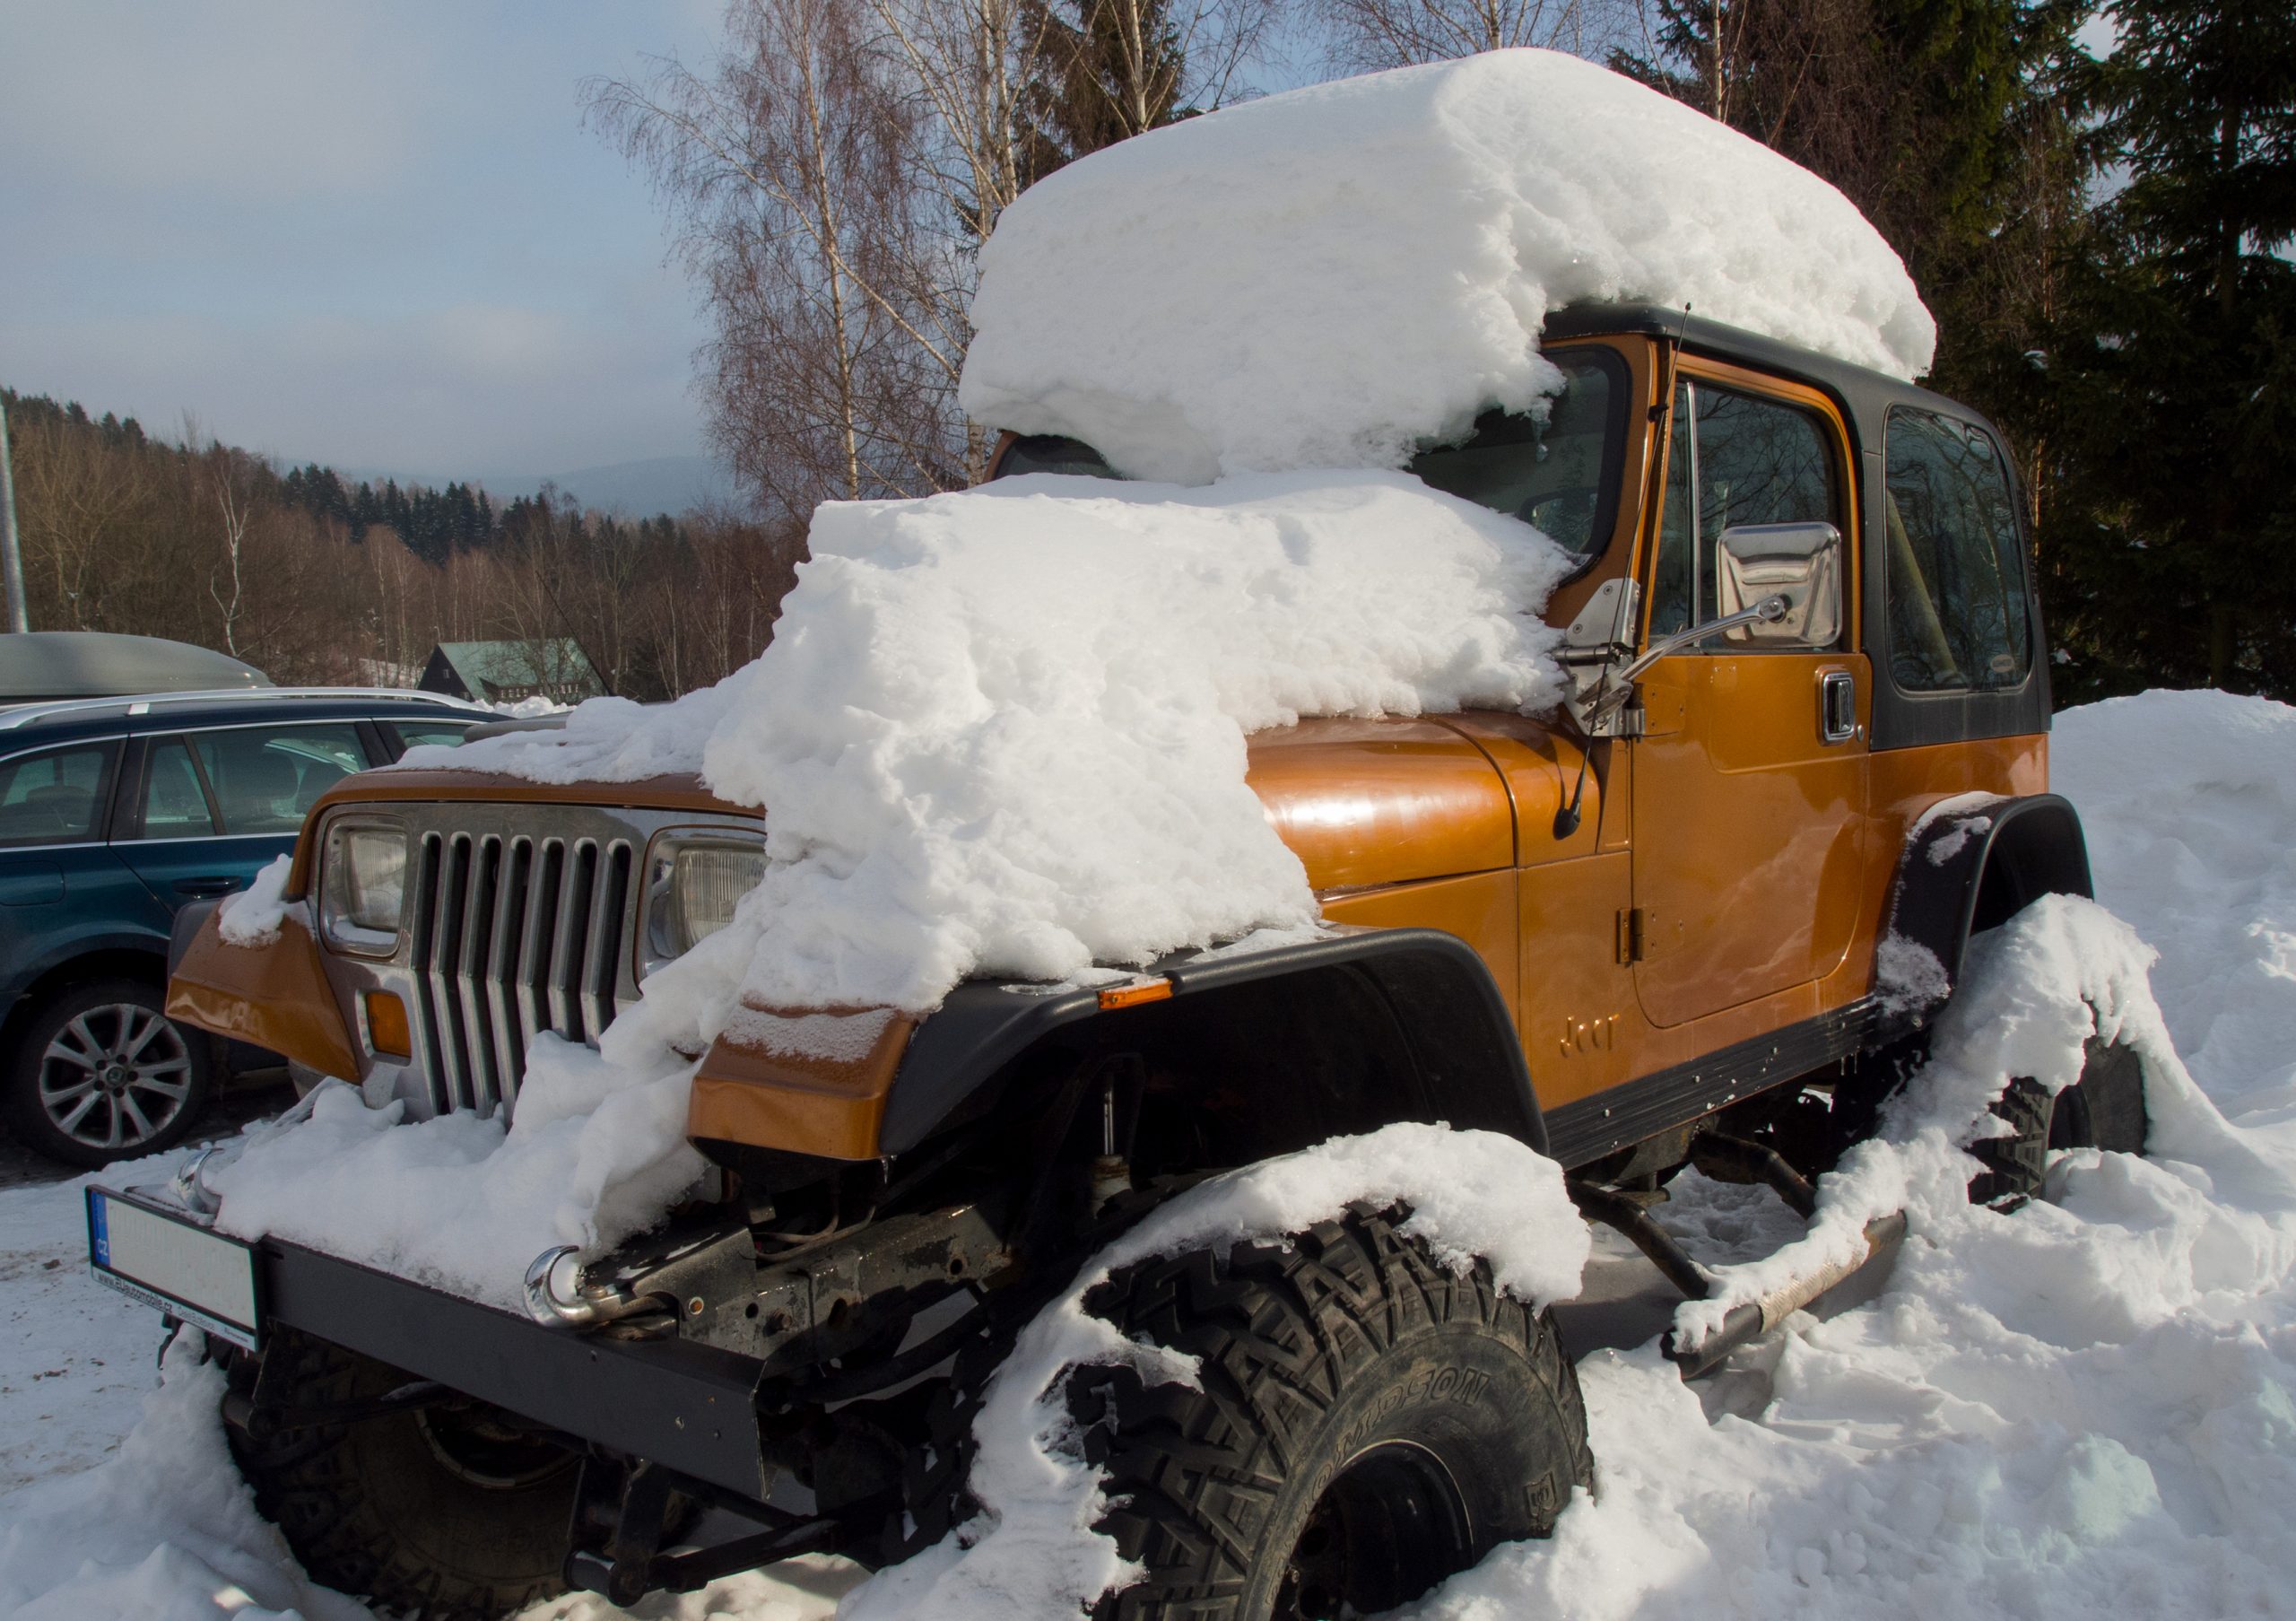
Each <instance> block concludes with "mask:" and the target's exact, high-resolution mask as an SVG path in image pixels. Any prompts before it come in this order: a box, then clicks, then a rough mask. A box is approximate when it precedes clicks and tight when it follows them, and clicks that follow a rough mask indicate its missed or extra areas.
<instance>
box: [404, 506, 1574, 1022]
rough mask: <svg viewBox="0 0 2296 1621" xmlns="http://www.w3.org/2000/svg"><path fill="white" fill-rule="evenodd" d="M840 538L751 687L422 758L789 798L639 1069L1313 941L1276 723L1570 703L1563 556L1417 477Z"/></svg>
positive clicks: (598, 710)
mask: <svg viewBox="0 0 2296 1621" xmlns="http://www.w3.org/2000/svg"><path fill="white" fill-rule="evenodd" d="M812 545H813V560H812V561H811V562H808V563H806V564H804V566H803V568H802V570H801V571H800V575H799V584H798V587H797V588H796V590H795V591H794V592H792V593H791V595H790V596H789V597H788V599H787V603H786V604H785V606H784V610H783V616H782V619H781V621H780V623H779V624H778V625H777V626H776V628H775V633H774V640H773V643H772V645H771V646H770V647H769V648H768V649H766V652H765V654H764V656H763V657H762V658H759V659H758V660H757V661H756V662H755V663H754V664H752V665H751V666H749V667H747V668H745V669H744V670H741V671H739V672H737V673H736V674H735V675H733V676H731V677H730V678H728V679H727V680H726V681H725V682H724V683H721V684H719V685H718V686H717V687H714V688H711V689H709V691H707V692H703V693H695V694H693V695H692V696H691V697H689V698H685V699H682V700H680V701H679V702H676V703H674V704H672V705H669V706H668V707H667V708H666V709H659V710H639V708H638V707H637V706H636V705H634V704H630V703H626V702H617V701H611V700H608V701H598V702H590V703H587V704H584V705H582V706H581V707H580V708H579V709H578V710H575V712H574V714H573V715H572V716H571V717H570V719H569V721H568V723H567V725H566V727H565V728H564V729H563V730H559V731H550V732H529V733H514V734H511V735H509V736H501V737H495V738H488V739H482V740H480V741H478V742H475V743H470V744H465V745H463V746H462V747H460V748H458V749H454V750H417V751H414V752H413V753H411V754H409V755H408V757H407V758H408V763H410V764H422V765H430V766H455V767H462V768H465V769H472V770H491V771H510V772H514V773H517V774H519V775H523V776H527V777H532V778H535V779H539V780H553V781H576V780H636V779H639V778H643V777H648V776H655V775H659V774H661V773H664V772H666V771H681V770H683V771H693V770H699V771H700V772H701V773H702V775H703V777H704V779H705V780H707V781H708V783H709V786H710V788H711V789H713V790H714V791H715V792H717V793H718V794H719V795H721V796H722V797H726V798H727V799H729V800H732V801H734V802H735V803H737V804H744V805H762V806H767V807H769V810H770V815H769V816H768V818H767V824H766V825H767V832H768V838H769V842H768V845H767V853H768V855H769V858H770V869H769V871H768V873H767V876H766V878H765V881H764V883H763V885H761V888H760V889H759V890H758V892H757V893H754V894H752V896H750V897H749V898H748V900H746V901H745V902H743V905H742V908H741V911H740V912H739V915H738V917H737V919H736V921H735V925H734V926H733V927H732V928H728V929H726V930H725V931H724V932H723V933H722V934H720V935H718V937H714V938H713V939H711V940H710V941H709V943H708V944H707V945H706V946H703V947H702V948H700V949H699V950H697V951H695V952H693V953H691V954H689V955H688V956H687V957H686V958H685V959H684V960H683V961H681V962H680V963H677V964H676V965H675V966H674V968H671V969H669V970H665V971H664V972H659V973H657V974H656V975H655V976H654V977H653V978H652V979H650V980H648V985H647V994H646V998H645V1001H644V1003H643V1004H641V1006H640V1007H639V1009H638V1010H637V1011H636V1012H635V1013H634V1014H632V1015H627V1016H626V1017H625V1018H624V1019H623V1021H622V1023H621V1024H617V1025H616V1026H615V1027H614V1035H613V1039H612V1041H610V1044H609V1049H608V1050H610V1051H612V1050H617V1044H619V1047H620V1048H621V1050H634V1048H635V1047H636V1046H637V1045H638V1044H639V1041H640V1040H641V1038H640V1037H639V1035H638V1034H636V1033H635V1032H636V1031H638V1030H642V1031H643V1032H644V1036H643V1038H642V1039H643V1040H644V1041H648V1042H660V1041H674V1042H675V1043H676V1044H679V1045H683V1046H684V1047H686V1048H687V1049H688V1050H694V1049H695V1048H696V1047H698V1046H699V1045H700V1043H703V1042H706V1041H708V1040H709V1038H710V1037H711V1036H713V1035H715V1034H716V1033H717V1031H718V1028H719V1027H720V1025H722V1024H723V1022H724V1020H725V1019H726V1017H727V1016H728V1015H730V1013H731V1011H732V1009H733V1007H734V1006H735V1000H736V993H737V992H738V993H740V994H741V995H742V996H743V997H744V998H745V999H746V1000H747V1001H748V1002H749V1003H750V1004H751V1005H752V1006H753V1007H761V1008H803V1007H871V1006H883V1007H901V1008H908V1009H912V1010H924V1009H927V1008H930V1007H933V1006H935V1004H936V1003H937V1002H938V1001H939V1000H940V998H941V997H942V996H943V995H944V993H945V992H946V991H947V990H948V989H949V988H950V987H951V986H952V985H954V984H955V983H956V982H957V981H958V980H961V979H962V978H964V977H965V976H967V975H968V974H972V973H987V974H1000V975H1009V976H1013V977H1016V978H1021V979H1031V980H1065V979H1073V978H1075V977H1077V976H1079V975H1081V974H1083V973H1085V972H1089V971H1090V970H1091V968H1092V966H1093V965H1094V964H1095V963H1145V962H1148V961H1150V960H1152V958H1154V957H1157V956H1160V955H1162V954H1166V953H1168V952H1170V951H1174V950H1177V949H1179V948H1181V947H1183V946H1205V945H1209V944H1211V943H1212V942H1213V941H1215V940H1218V939H1222V938H1224V937H1233V936H1236V935H1240V934H1243V933H1246V932H1248V930H1250V929H1252V928H1256V927H1259V926H1263V925H1270V926H1278V927H1283V926H1289V927H1294V928H1296V927H1300V926H1302V925H1304V924H1307V923H1309V922H1312V921H1313V919H1315V917H1316V915H1317V913H1316V906H1315V902H1314V898H1313V897H1312V896H1311V895H1310V894H1309V891H1308V886H1307V879H1306V876H1305V874H1304V873H1303V871H1302V869H1301V868H1300V863H1299V861H1298V859H1297V858H1295V857H1294V856H1293V855H1292V854H1291V851H1290V850H1288V849H1287V848H1286V847H1285V846H1284V845H1283V841H1281V840H1280V839H1279V838H1278V837H1277V836H1276V834H1275V833H1274V830H1273V829H1271V828H1270V827H1269V825H1268V823H1267V819H1266V815H1265V812H1264V810H1263V808H1262V806H1261V805H1260V803H1259V800H1258V798H1257V796H1255V795H1254V794H1253V793H1252V792H1251V790H1250V789H1249V788H1248V787H1247V786H1246V785H1245V782H1244V769H1245V752H1244V736H1245V734H1246V733H1247V732H1249V731H1253V730H1257V729H1259V728H1266V727H1272V726H1280V725H1283V724H1286V723H1289V722H1291V721H1292V720H1295V719H1298V718H1299V717H1300V716H1302V715H1379V714H1401V715H1413V714H1418V713H1421V712H1422V711H1430V710H1432V711H1442V710H1457V709H1461V708H1467V707H1475V706H1481V707H1490V708H1500V709H1532V708H1537V707H1540V706H1542V705H1543V704H1544V703H1546V702H1550V701H1551V700H1552V698H1553V697H1554V696H1555V695H1556V694H1557V693H1559V691H1560V679H1559V675H1558V674H1557V671H1556V667H1555V665H1554V663H1553V661H1552V658H1551V657H1550V649H1552V646H1553V643H1554V640H1555V638H1554V633H1553V632H1552V631H1550V630H1549V629H1548V628H1547V627H1546V626H1545V625H1544V623H1541V622H1540V621H1539V620H1538V619H1537V618H1536V617H1535V615H1536V613H1537V611H1538V609H1539V608H1540V607H1542V606H1544V603H1545V600H1546V597H1547V594H1548V592H1549V591H1550V590H1551V589H1552V586H1553V584H1554V582H1555V580H1557V579H1558V578H1559V577H1560V576H1561V572H1562V571H1563V569H1564V568H1565V566H1566V563H1565V560H1564V558H1563V555H1562V553H1561V551H1560V550H1559V549H1558V548H1556V547H1554V546H1553V545H1551V544H1550V543H1549V542H1548V541H1546V539H1545V538H1544V536H1540V535H1539V534H1538V533H1537V532H1536V531H1535V530H1533V529H1530V528H1528V527H1526V526H1524V525H1522V524H1520V523H1518V522H1516V521H1515V520H1513V519H1508V518H1502V517H1500V516H1498V515H1496V514H1493V513H1492V512H1489V511H1486V510H1483V509H1482V508H1480V507H1475V506H1473V505H1470V504H1468V503H1466V502H1464V501H1455V500H1453V499H1451V498H1449V497H1448V496H1442V495H1438V494H1436V493H1434V492H1431V491H1430V490H1428V489H1427V488H1426V487H1425V486H1423V485H1422V484H1419V483H1418V481H1416V480H1415V479H1412V478H1410V477H1408V476H1406V475H1401V474H1391V473H1324V474H1316V475H1275V476H1265V477H1255V478H1241V479H1233V480H1230V481H1227V482H1225V483H1223V484H1219V485H1216V486H1214V487H1213V488H1210V489H1181V488H1175V487H1170V486H1158V485H1122V484H1109V483H1108V482H1106V481H1100V480H1090V479H1071V478H1057V477H1049V476H1039V477H1031V478H1023V479H1013V480H1007V481H1001V482H999V483H997V484H992V485H989V486H987V487H986V488H983V489H980V490H976V491H971V492H965V493H962V494H950V495H940V496H935V497H933V498H932V499H930V500H926V501H878V502H865V503H844V504H835V503H833V504H831V505H828V506H824V507H822V509H821V510H819V512H817V513H816V514H815V516H814V519H813V539H812ZM625 1025H629V1026H632V1027H633V1033H631V1034H624V1033H623V1030H624V1026H625Z"/></svg>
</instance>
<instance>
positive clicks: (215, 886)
mask: <svg viewBox="0 0 2296 1621" xmlns="http://www.w3.org/2000/svg"><path fill="white" fill-rule="evenodd" d="M237 888H239V880H238V879H237V878H178V879H177V880H176V893H178V894H179V895H189V896H191V897H192V898H193V899H194V900H199V901H204V900H208V899H210V898H212V897H213V896H216V895H228V894H230V893H231V892H232V891H233V890H235V889H237Z"/></svg>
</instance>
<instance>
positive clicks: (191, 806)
mask: <svg viewBox="0 0 2296 1621" xmlns="http://www.w3.org/2000/svg"><path fill="white" fill-rule="evenodd" d="M214 834H215V813H214V812H213V809H212V808H210V806H209V805H208V802H207V790H206V789H205V788H204V787H202V786H201V784H200V780H199V768H198V767H196V766H195V765H194V764H192V763H191V750H190V749H189V748H187V746H185V744H184V740H183V739H182V738H180V737H163V738H160V739H158V740H156V741H154V742H153V743H152V746H151V749H150V752H149V753H147V754H145V755H144V757H143V837H145V838H146V839H205V838H213V836H214Z"/></svg>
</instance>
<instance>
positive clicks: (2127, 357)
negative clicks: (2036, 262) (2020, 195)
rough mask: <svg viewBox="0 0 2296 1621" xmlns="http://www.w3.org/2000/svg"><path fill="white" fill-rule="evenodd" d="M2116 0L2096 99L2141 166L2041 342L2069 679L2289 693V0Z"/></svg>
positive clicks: (2131, 167)
mask: <svg viewBox="0 0 2296 1621" xmlns="http://www.w3.org/2000/svg"><path fill="white" fill-rule="evenodd" d="M2109 14H2110V15H2111V17H2112V19H2113V21H2114V22H2115V23H2116V24H2117V25H2118V31H2119V34H2120V41H2119V45H2118V48H2117V49H2116V50H2115V51H2114V53H2113V54H2112V56H2111V57H2110V58H2109V60H2107V61H2106V62H2105V63H2104V64H2103V65H2101V66H2100V67H2099V68H2098V70H2097V72H2096V74H2095V76H2094V92H2095V93H2094V105H2095V108H2096V109H2097V111H2098V112H2099V113H2100V115H2101V122H2100V125H2099V126H2098V134H2099V135H2100V141H2101V144H2103V146H2104V148H2105V150H2106V152H2107V154H2108V156H2109V158H2110V159H2111V160H2112V161H2115V162H2116V163H2118V164H2119V165H2122V166H2125V169H2126V174H2127V177H2128V179H2127V184H2126V187H2125V188H2124V189H2123V190H2122V191H2121V192H2120V193H2119V194H2118V196H2116V197H2115V198H2114V199H2113V200H2112V201H2111V203H2110V204H2109V205H2108V207H2107V208H2106V210H2105V213H2104V218H2105V223H2106V225H2107V228H2108V231H2109V240H2110V248H2111V250H2110V251H2109V253H2106V254H2104V255H2102V256H2100V257H2095V258H2093V259H2092V261H2091V262H2090V263H2089V264H2088V265H2086V266H2084V267H2083V271H2082V274H2081V275H2080V276H2079V278H2078V280H2077V282H2076V283H2075V284H2074V296H2073V297H2072V298H2071V299H2070V300H2069V301H2068V305H2067V308H2066V312H2065V317H2064V318H2063V320H2062V321H2061V323H2060V326H2059V330H2058V332H2057V340H2056V342H2055V343H2054V344H2052V345H2051V352H2050V360H2051V366H2050V379H2051V390H2050V398H2051V401H2052V404H2053V405H2054V406H2055V408H2056V414H2057V434H2058V436H2059V440H2060V442H2061V444H2062V445H2063V447H2064V450H2063V465H2062V466H2061V469H2060V475H2061V478H2062V481H2063V484H2064V485H2065V487H2066V489H2067V490H2068V491H2070V492H2074V496H2075V498H2074V500H2072V501H2068V502H2067V504H2066V510H2065V511H2064V512H2063V513H2062V514H2060V515H2057V517H2056V518H2055V519H2053V520H2052V522H2051V523H2050V525H2049V526H2048V528H2047V529H2046V530H2045V532H2044V557H2045V559H2046V560H2047V562H2048V566H2049V571H2050V575H2051V580H2052V583H2053V584H2054V586H2055V587H2056V593H2055V594H2056V597H2057V619H2058V622H2059V629H2060V639H2061V640H2062V641H2065V642H2066V643H2068V644H2069V645H2070V648H2071V650H2072V652H2073V653H2074V659H2075V661H2074V664H2073V665H2072V666H2071V667H2068V668H2067V669H2066V671H2065V672H2064V675H2063V677H2061V679H2060V687H2061V688H2062V689H2063V690H2065V691H2066V693H2069V694H2071V695H2076V696H2080V695H2090V694H2093V693H2109V692H2117V691H2128V690H2132V689H2135V688H2136V687H2140V686H2144V685H2153V684H2174V685H2190V684H2200V683H2204V682H2205V684H2209V685H2211V686H2223V687H2231V688H2233V689H2236V690H2241V691H2251V692H2262V693H2272V694H2275V695H2279V696H2289V695H2296V512H2292V510H2291V507H2290V503H2289V501H2288V497H2287V484H2288V478H2287V468H2288V467H2289V466H2290V465H2291V463H2292V462H2296V266H2291V265H2290V263H2289V261H2288V258H2287V257H2286V254H2287V251H2288V249H2289V248H2291V246H2292V245H2296V12H2292V11H2291V10H2290V9H2289V7H2288V6H2287V5H2286V4H2285V0H2118V4H2115V5H2114V6H2113V7H2112V8H2111V10H2110V13H2109Z"/></svg>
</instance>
